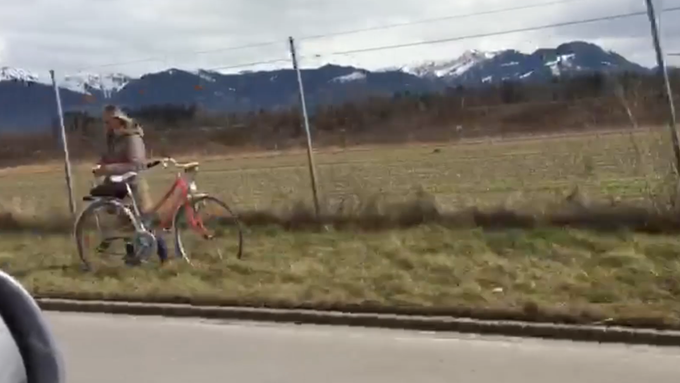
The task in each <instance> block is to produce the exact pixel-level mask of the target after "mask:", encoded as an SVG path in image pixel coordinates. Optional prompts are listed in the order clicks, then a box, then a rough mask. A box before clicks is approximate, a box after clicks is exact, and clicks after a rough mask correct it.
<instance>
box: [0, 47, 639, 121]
mask: <svg viewBox="0 0 680 383" xmlns="http://www.w3.org/2000/svg"><path fill="white" fill-rule="evenodd" d="M651 70H652V69H650V68H646V67H643V66H641V65H638V64H636V63H633V62H631V61H629V60H627V59H626V58H624V57H623V56H621V55H619V54H617V53H615V52H612V51H607V50H604V49H602V48H601V47H599V46H598V45H595V44H591V43H587V42H582V41H575V42H570V43H565V44H562V45H560V46H558V47H556V48H550V49H548V48H543V49H538V50H536V51H535V52H533V53H528V54H527V53H522V52H519V51H517V50H512V49H510V50H502V51H495V52H482V51H476V50H471V51H467V52H465V53H464V54H463V55H462V56H460V57H458V58H456V59H454V60H449V61H433V62H424V63H418V64H417V65H409V66H402V67H392V68H386V69H383V70H377V71H369V70H365V69H361V68H356V67H350V66H337V65H325V66H322V67H319V68H316V69H304V70H302V78H303V80H304V86H305V93H306V100H307V103H308V107H309V108H310V109H313V108H314V107H315V106H317V105H319V104H329V103H339V102H345V101H348V100H356V99H359V98H361V97H365V96H368V95H388V96H389V95H392V94H394V93H396V92H404V91H410V92H412V93H418V92H436V91H441V90H444V89H446V88H447V87H455V86H458V85H462V86H466V87H474V86H484V85H493V84H498V83H501V82H503V81H522V82H547V81H551V80H552V79H553V78H554V77H556V76H557V77H560V76H573V75H580V74H586V73H593V72H601V73H613V72H623V71H626V72H635V73H649V72H650V71H651ZM59 87H60V95H61V100H62V105H63V107H64V110H65V111H76V110H80V111H86V112H93V113H98V112H99V111H100V110H101V107H102V106H103V105H104V104H107V103H114V104H118V105H121V106H124V107H129V108H139V107H144V106H151V105H162V104H175V105H190V104H196V105H198V106H200V107H202V108H205V109H207V110H213V111H223V112H239V111H254V110H260V109H276V108H284V107H289V106H290V105H292V104H295V103H297V102H299V96H298V85H297V77H296V73H295V72H294V71H293V70H291V69H279V70H271V71H261V72H243V73H239V74H222V73H218V72H214V71H205V70H197V71H185V70H180V69H168V70H164V71H161V72H157V73H149V74H145V75H143V76H140V77H137V78H133V77H130V76H127V75H125V74H121V73H109V74H104V75H95V74H80V75H77V76H70V77H67V78H66V79H64V80H63V81H61V82H60V83H59ZM54 98H55V97H54V90H53V88H52V87H51V82H50V80H49V77H47V76H38V75H36V74H34V73H30V72H28V71H25V70H22V69H18V68H10V67H2V68H0V131H39V130H43V129H49V128H50V126H51V125H52V121H53V119H54V117H55V116H56V104H55V100H54Z"/></svg>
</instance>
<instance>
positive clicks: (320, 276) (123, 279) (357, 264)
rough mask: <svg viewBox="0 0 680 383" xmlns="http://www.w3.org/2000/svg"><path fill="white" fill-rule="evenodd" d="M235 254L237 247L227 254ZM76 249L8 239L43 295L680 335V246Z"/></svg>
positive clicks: (355, 241)
mask: <svg viewBox="0 0 680 383" xmlns="http://www.w3.org/2000/svg"><path fill="white" fill-rule="evenodd" d="M225 247H228V246H226V244H225ZM73 248H74V246H73V244H72V242H71V238H69V237H67V236H59V235H43V236H39V235H27V234H13V235H7V234H6V235H3V238H2V241H1V242H0V265H1V267H2V268H3V269H4V270H7V271H8V272H10V273H11V274H13V275H16V276H17V277H18V278H19V279H20V280H21V282H23V283H24V284H25V285H26V286H27V287H28V288H29V289H30V290H31V291H32V292H33V293H35V294H37V295H39V296H59V297H64V296H66V297H77V298H99V299H102V298H104V299H136V300H141V301H167V302H193V303H198V304H207V303H210V304H237V305H254V306H274V307H316V308H319V307H321V308H329V309H330V308H335V309H343V310H348V309H350V308H351V309H353V310H373V311H396V312H411V313H414V312H417V313H429V314H433V313H437V314H455V315H470V316H481V317H486V318H496V319H499V318H505V319H524V320H536V321H554V322H569V323H593V322H600V321H605V322H607V323H611V324H621V325H630V326H654V327H674V328H680V305H679V304H678V302H677V297H678V294H680V258H678V256H677V254H678V253H679V252H680V240H678V239H677V238H675V237H662V236H649V235H643V234H631V233H625V232H619V233H613V234H595V233H592V232H587V231H579V230H573V229H527V230H516V229H515V230H513V229H509V230H507V229H506V230H503V231H493V230H492V231H485V230H482V229H458V230H456V229H447V228H443V227H441V226H438V225H423V226H419V227H417V228H411V229H405V230H399V231H392V230H386V231H380V232H350V231H341V232H336V231H333V230H330V231H322V232H317V233H310V232H286V231H282V230H280V229H277V228H271V227H270V228H267V227H260V228H256V229H252V230H251V231H250V232H249V233H248V236H247V248H246V254H245V259H244V260H242V261H238V260H236V259H234V258H227V259H224V260H218V259H210V258H202V257H198V256H195V258H194V260H195V262H196V264H195V266H194V267H193V268H191V267H189V266H187V265H185V264H184V263H182V262H174V263H171V264H169V265H167V266H164V267H162V268H158V267H157V266H155V264H154V265H147V266H144V267H141V268H133V269H130V268H126V267H123V266H121V267H115V268H106V269H99V270H98V271H95V272H93V273H83V272H82V271H80V269H79V268H78V263H77V261H76V259H75V257H74V256H73Z"/></svg>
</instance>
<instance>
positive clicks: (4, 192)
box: [0, 130, 672, 214]
mask: <svg viewBox="0 0 680 383" xmlns="http://www.w3.org/2000/svg"><path fill="white" fill-rule="evenodd" d="M667 142H668V140H667V139H666V134H665V131H663V130H655V131H650V130H640V131H638V132H637V133H635V134H631V133H629V132H626V131H621V132H619V133H616V132H607V133H602V134H572V135H559V136H555V137H539V138H537V137H525V138H515V139H485V140H475V141H470V142H467V143H466V142H463V143H455V144H454V143H452V144H432V145H426V144H419V145H400V146H397V145H395V146H371V147H357V148H351V149H324V150H320V151H318V152H317V153H316V162H317V171H318V178H319V179H318V182H319V189H320V194H321V198H322V202H323V203H324V205H325V206H328V207H330V208H333V207H335V206H337V204H338V203H339V202H340V201H343V200H345V201H348V200H352V199H357V198H359V199H366V198H369V197H373V196H376V195H381V196H383V197H385V198H387V199H404V198H409V197H410V196H412V195H413V193H414V192H415V191H417V190H422V191H424V192H426V193H428V194H430V195H432V196H434V197H435V198H436V201H437V204H438V205H439V206H440V207H441V208H442V209H444V210H452V209H457V208H461V207H466V206H497V205H508V204H510V205H512V204H515V203H523V202H527V201H528V202H530V203H531V204H536V203H537V202H538V201H539V200H540V201H548V200H555V199H558V200H561V199H563V198H564V197H566V196H567V195H569V194H570V193H573V192H574V190H575V188H578V190H579V193H580V194H582V195H585V196H587V197H588V198H590V199H611V198H617V199H620V200H639V199H647V198H649V197H650V193H656V192H657V187H658V186H659V185H660V183H663V181H664V180H665V178H666V177H667V176H668V175H669V174H670V166H671V161H672V153H671V151H670V144H669V143H667ZM181 159H182V160H195V159H198V160H200V161H201V162H202V167H201V172H202V174H201V175H200V178H199V186H200V188H201V189H203V190H204V191H206V192H209V193H212V194H214V195H216V196H218V197H221V198H223V199H224V200H225V201H228V202H229V203H231V204H233V205H234V206H235V207H236V208H237V209H238V210H252V209H260V210H262V209H270V208H277V207H282V206H290V205H291V204H293V203H295V202H298V201H307V202H310V201H311V191H310V180H309V173H308V169H307V166H306V154H305V152H304V151H302V150H296V151H289V152H269V153H267V152H264V153H251V154H239V155H235V156H231V157H229V156H224V157H214V156H213V157H206V158H192V157H184V158H181ZM89 168H90V165H89V164H77V165H76V166H75V169H74V179H75V183H74V185H75V189H76V193H77V195H78V196H82V195H83V194H84V193H86V192H87V190H88V188H89V186H90V184H91V182H92V178H91V176H90V175H89V171H88V170H89ZM63 174H64V172H63V165H61V164H59V163H58V162H57V163H53V164H44V165H31V166H26V167H16V168H6V169H0V182H2V184H3V187H2V188H0V203H1V204H3V205H5V208H6V209H10V208H14V209H21V210H24V211H30V212H35V213H37V214H42V213H43V212H54V211H55V210H57V211H67V206H68V200H67V197H66V196H67V194H66V187H65V183H64V175H63ZM173 177H174V175H173V173H172V172H169V171H164V170H162V169H154V170H152V171H150V172H149V174H148V178H149V180H150V183H151V186H152V191H153V192H154V194H157V195H160V194H162V193H163V192H164V191H165V190H166V188H167V187H169V185H170V182H171V180H172V178H173Z"/></svg>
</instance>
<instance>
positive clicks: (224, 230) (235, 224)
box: [173, 196, 243, 263]
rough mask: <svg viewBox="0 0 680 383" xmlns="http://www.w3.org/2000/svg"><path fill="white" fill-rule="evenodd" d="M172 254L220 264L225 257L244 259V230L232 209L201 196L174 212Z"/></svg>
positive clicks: (212, 198) (209, 197)
mask: <svg viewBox="0 0 680 383" xmlns="http://www.w3.org/2000/svg"><path fill="white" fill-rule="evenodd" d="M173 226H174V228H175V251H176V252H177V255H178V256H179V257H182V258H184V259H185V260H186V261H187V262H189V263H191V259H201V260H206V261H210V260H221V259H223V258H224V256H225V255H227V254H236V258H238V259H241V258H242V256H243V227H242V225H241V222H240V221H239V219H238V217H237V216H236V214H234V212H233V211H232V210H231V208H230V207H229V206H228V205H227V204H226V203H224V202H222V201H220V200H219V199H217V198H215V197H211V196H201V197H197V198H194V199H192V200H190V201H189V204H186V205H183V206H182V207H180V208H179V209H178V210H177V213H176V214H175V217H174V220H173Z"/></svg>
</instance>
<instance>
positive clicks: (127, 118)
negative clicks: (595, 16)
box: [111, 109, 134, 125]
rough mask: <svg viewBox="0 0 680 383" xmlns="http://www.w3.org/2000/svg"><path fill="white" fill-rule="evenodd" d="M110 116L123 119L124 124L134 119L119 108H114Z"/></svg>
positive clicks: (130, 122)
mask: <svg viewBox="0 0 680 383" xmlns="http://www.w3.org/2000/svg"><path fill="white" fill-rule="evenodd" d="M111 118H117V119H119V120H121V121H123V122H124V123H125V124H126V125H128V124H132V123H133V122H134V121H133V120H132V118H130V116H128V115H127V114H125V112H123V111H122V110H120V109H116V110H115V111H114V112H113V114H112V115H111Z"/></svg>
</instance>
